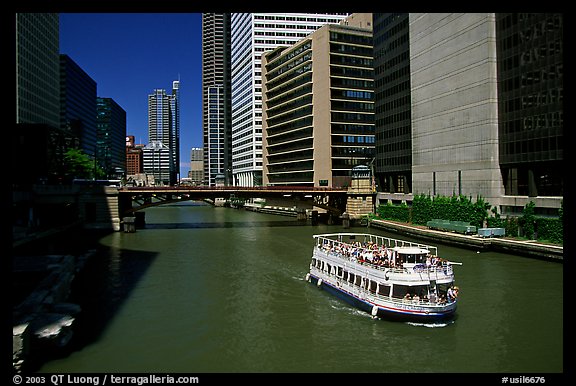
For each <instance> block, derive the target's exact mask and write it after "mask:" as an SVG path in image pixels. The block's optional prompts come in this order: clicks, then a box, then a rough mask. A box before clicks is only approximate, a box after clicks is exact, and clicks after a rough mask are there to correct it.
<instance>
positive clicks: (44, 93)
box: [15, 13, 60, 129]
mask: <svg viewBox="0 0 576 386" xmlns="http://www.w3.org/2000/svg"><path fill="white" fill-rule="evenodd" d="M15 17H16V123H43V124H47V125H49V126H51V127H53V128H56V129H58V128H60V58H59V36H60V22H59V20H60V19H59V17H58V14H57V13H17V14H16V15H15Z"/></svg>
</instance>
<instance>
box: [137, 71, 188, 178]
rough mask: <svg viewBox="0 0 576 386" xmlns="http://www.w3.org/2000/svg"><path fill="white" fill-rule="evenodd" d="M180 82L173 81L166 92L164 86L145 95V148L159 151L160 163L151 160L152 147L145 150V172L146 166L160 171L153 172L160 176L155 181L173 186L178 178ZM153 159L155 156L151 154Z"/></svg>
mask: <svg viewBox="0 0 576 386" xmlns="http://www.w3.org/2000/svg"><path fill="white" fill-rule="evenodd" d="M179 89H180V81H178V80H175V81H174V82H172V93H171V94H168V93H167V92H166V90H164V89H156V90H154V92H153V93H152V94H150V95H148V142H149V144H150V145H151V146H147V148H150V149H153V150H154V151H156V152H159V153H160V152H161V153H162V160H163V162H162V163H161V164H160V163H158V162H157V163H155V164H154V162H152V161H153V160H152V159H149V160H147V157H152V155H151V154H152V150H150V151H149V152H146V151H145V152H144V171H145V172H147V171H146V170H147V169H148V168H154V169H155V170H156V169H158V170H160V169H161V172H158V173H155V175H156V176H161V177H160V180H159V181H158V179H157V181H156V183H161V184H164V185H174V184H176V182H177V181H178V171H179V167H180V165H179V163H180V149H179V147H180V103H179V99H178V93H179ZM154 159H156V158H155V157H154Z"/></svg>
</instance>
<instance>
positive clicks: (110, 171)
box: [96, 97, 126, 178]
mask: <svg viewBox="0 0 576 386" xmlns="http://www.w3.org/2000/svg"><path fill="white" fill-rule="evenodd" d="M96 111H97V119H96V162H97V163H98V164H99V165H100V167H101V168H102V169H103V170H104V171H105V172H106V175H107V176H108V178H120V177H123V176H124V175H125V174H126V144H125V138H126V111H125V110H124V109H123V108H122V107H121V106H120V105H119V104H118V103H116V101H114V99H112V98H102V97H98V98H96Z"/></svg>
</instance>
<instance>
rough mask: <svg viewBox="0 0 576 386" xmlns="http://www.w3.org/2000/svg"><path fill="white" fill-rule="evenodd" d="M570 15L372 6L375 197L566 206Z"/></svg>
mask: <svg viewBox="0 0 576 386" xmlns="http://www.w3.org/2000/svg"><path fill="white" fill-rule="evenodd" d="M562 24H563V21H562V15H561V14H493V13H486V14H480V13H463V14H444V13H434V14H412V13H411V14H375V16H374V27H375V32H374V58H375V67H376V70H375V73H376V75H375V77H376V149H377V163H376V165H377V166H376V175H377V177H378V183H379V186H380V190H381V191H382V192H381V193H379V199H380V200H381V201H382V200H386V201H390V200H391V201H395V202H400V201H409V200H411V199H412V197H413V195H415V194H429V195H432V196H434V195H445V196H450V195H465V196H472V197H476V196H481V197H483V198H484V199H486V201H487V202H489V203H490V204H491V205H492V206H495V207H497V208H498V209H499V211H500V212H501V213H504V214H514V213H518V212H521V210H522V208H523V207H524V206H525V205H526V204H527V203H528V202H529V201H535V203H536V210H537V213H541V214H546V213H547V212H549V213H553V212H554V211H555V210H556V209H557V208H559V207H560V205H561V200H562V195H563V177H562V168H561V166H560V164H561V162H562V161H563V145H562V142H563V111H562V102H563V79H562V76H563V57H562V47H563V45H562V36H563V35H562V31H563V25H562ZM395 159H396V160H395ZM408 166H409V169H408ZM402 182H404V183H402Z"/></svg>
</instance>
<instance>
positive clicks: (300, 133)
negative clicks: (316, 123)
mask: <svg viewBox="0 0 576 386" xmlns="http://www.w3.org/2000/svg"><path fill="white" fill-rule="evenodd" d="M309 137H312V128H311V127H307V128H305V129H303V130H294V131H290V132H288V133H285V134H281V135H278V136H273V137H268V138H267V141H268V145H275V144H278V143H283V142H290V141H295V140H298V139H302V138H309Z"/></svg>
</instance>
